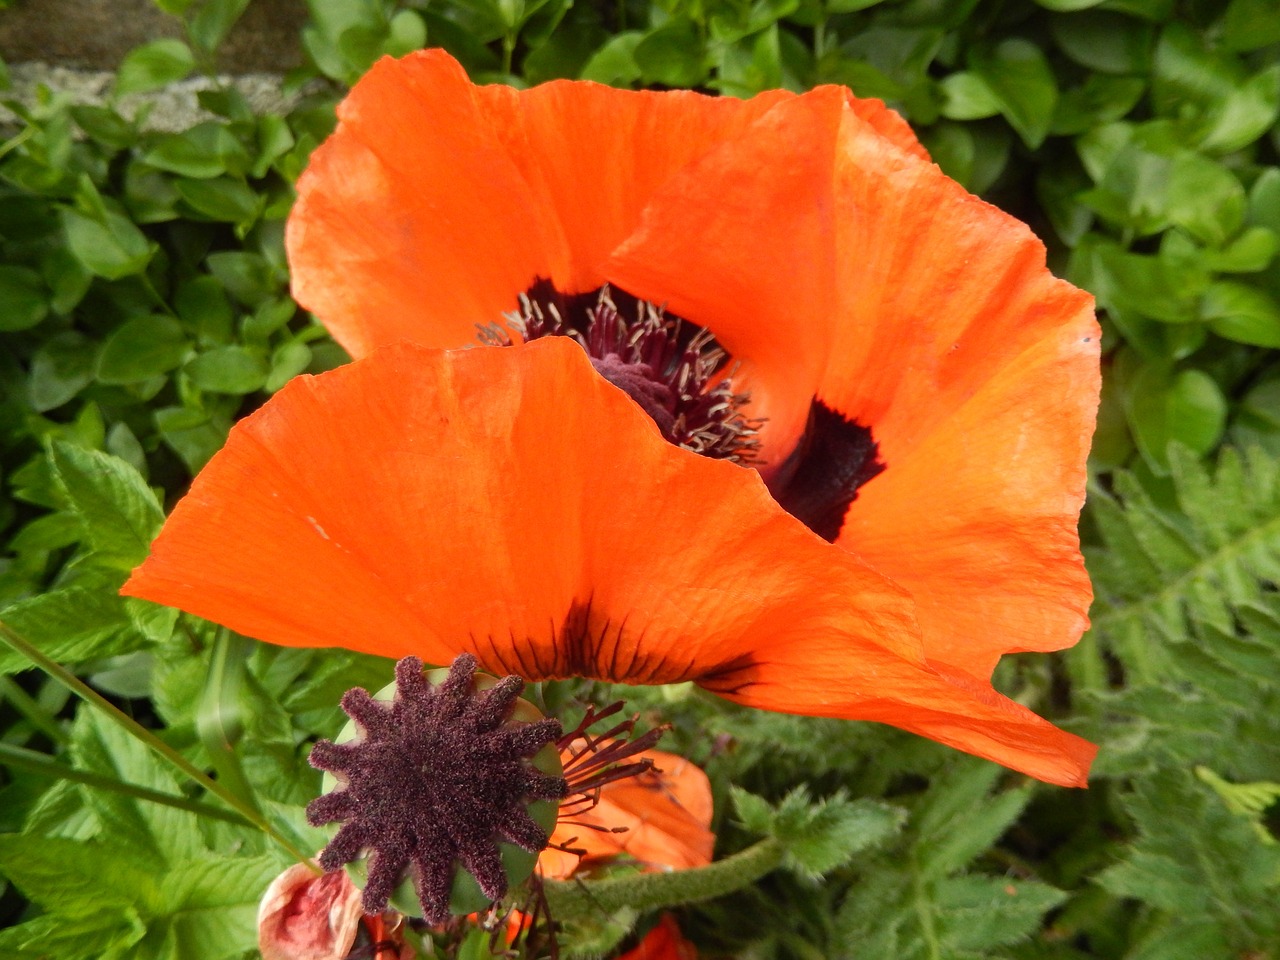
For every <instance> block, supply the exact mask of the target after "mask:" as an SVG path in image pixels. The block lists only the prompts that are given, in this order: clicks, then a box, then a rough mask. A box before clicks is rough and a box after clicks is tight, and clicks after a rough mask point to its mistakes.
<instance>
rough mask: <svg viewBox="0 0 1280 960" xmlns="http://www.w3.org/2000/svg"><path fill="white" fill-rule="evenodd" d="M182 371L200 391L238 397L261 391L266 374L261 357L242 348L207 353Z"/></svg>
mask: <svg viewBox="0 0 1280 960" xmlns="http://www.w3.org/2000/svg"><path fill="white" fill-rule="evenodd" d="M185 371H186V374H187V376H189V377H190V378H191V382H192V383H193V384H195V385H196V386H197V387H199V388H200V389H201V390H209V391H211V392H213V393H232V394H237V395H239V394H245V393H252V392H253V391H255V390H260V389H261V388H262V385H263V383H265V382H266V379H267V373H268V372H269V371H268V367H267V361H266V359H265V358H264V357H263V356H262V355H261V354H260V353H258V352H256V351H254V350H250V349H249V348H248V347H241V346H227V347H215V348H214V349H212V350H207V351H205V352H204V353H202V354H200V355H199V356H197V357H195V358H194V359H193V360H191V361H190V362H189V363H188V364H187V365H186V367H185Z"/></svg>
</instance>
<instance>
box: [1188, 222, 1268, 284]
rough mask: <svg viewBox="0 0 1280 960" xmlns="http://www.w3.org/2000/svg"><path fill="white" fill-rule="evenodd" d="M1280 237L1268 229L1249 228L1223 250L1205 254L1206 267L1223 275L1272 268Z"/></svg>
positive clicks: (1210, 251)
mask: <svg viewBox="0 0 1280 960" xmlns="http://www.w3.org/2000/svg"><path fill="white" fill-rule="evenodd" d="M1278 250H1280V237H1278V236H1277V235H1276V232H1275V231H1274V230H1269V229H1267V228H1266V227H1249V228H1248V229H1246V230H1245V231H1244V232H1243V233H1242V234H1240V236H1238V237H1236V238H1235V239H1234V240H1232V241H1231V242H1230V243H1229V244H1228V245H1227V246H1226V247H1224V248H1222V249H1221V250H1207V251H1205V252H1204V254H1203V256H1204V262H1205V266H1206V267H1208V268H1209V269H1210V270H1219V271H1221V272H1223V273H1257V272H1259V271H1261V270H1265V269H1266V268H1267V267H1268V266H1270V264H1271V261H1272V260H1274V259H1275V255H1276V252H1277V251H1278Z"/></svg>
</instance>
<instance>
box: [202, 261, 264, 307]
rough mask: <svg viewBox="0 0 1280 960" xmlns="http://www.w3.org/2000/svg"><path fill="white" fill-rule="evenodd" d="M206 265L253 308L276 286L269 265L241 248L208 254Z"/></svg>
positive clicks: (226, 286)
mask: <svg viewBox="0 0 1280 960" xmlns="http://www.w3.org/2000/svg"><path fill="white" fill-rule="evenodd" d="M205 264H206V265H207V266H208V267H209V271H210V272H211V273H212V274H213V275H214V276H215V277H217V278H218V281H219V282H220V283H221V284H222V285H223V286H224V287H225V288H226V290H227V292H228V293H230V294H231V296H233V297H235V299H237V300H238V301H240V302H241V303H242V304H244V305H245V306H246V307H256V306H257V305H258V304H259V303H261V302H262V301H263V300H265V299H267V298H268V297H270V296H272V295H273V294H274V293H275V292H276V289H277V287H278V284H277V282H276V279H275V276H274V274H273V272H272V269H271V265H270V264H269V263H267V261H266V259H265V258H264V257H262V256H260V255H259V254H256V253H249V252H247V251H241V250H228V251H226V252H222V253H211V254H209V256H208V258H207V259H206V260H205Z"/></svg>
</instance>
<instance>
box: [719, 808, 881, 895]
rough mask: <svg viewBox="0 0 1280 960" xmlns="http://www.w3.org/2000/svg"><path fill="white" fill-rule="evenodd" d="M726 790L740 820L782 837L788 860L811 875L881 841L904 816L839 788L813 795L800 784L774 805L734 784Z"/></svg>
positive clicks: (755, 830) (757, 830)
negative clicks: (851, 796) (815, 797)
mask: <svg viewBox="0 0 1280 960" xmlns="http://www.w3.org/2000/svg"><path fill="white" fill-rule="evenodd" d="M731 792H732V796H733V805H734V809H735V810H736V811H737V814H738V817H739V818H740V819H741V820H742V822H743V825H744V826H745V827H746V828H747V829H748V830H750V831H751V832H752V833H763V834H766V835H767V836H771V837H775V838H776V839H778V840H780V841H782V843H783V845H784V846H785V847H786V858H787V864H788V866H790V868H791V869H792V870H795V871H796V872H798V873H800V874H801V875H803V876H806V877H811V878H815V879H816V878H818V877H822V876H824V875H825V874H827V873H830V872H831V871H832V870H835V869H836V868H837V867H840V866H843V865H844V864H845V863H848V862H849V860H850V859H852V858H853V856H854V855H855V854H857V853H858V852H859V851H862V850H866V849H868V848H870V847H873V846H876V845H878V844H881V843H884V842H885V841H886V840H888V839H889V838H890V837H892V836H893V835H894V834H896V833H897V832H898V831H899V830H901V829H902V825H903V823H904V822H905V820H906V815H905V812H904V811H902V810H900V809H898V808H897V807H891V806H889V805H887V804H882V803H877V802H876V801H873V800H849V799H848V798H847V797H846V796H845V795H844V793H842V792H841V793H836V794H835V795H834V796H831V797H828V798H826V799H824V800H818V801H814V800H812V799H810V797H809V793H808V790H807V789H806V788H804V787H797V788H796V789H795V790H793V791H791V793H789V794H787V795H786V796H785V797H784V798H783V799H782V800H781V801H780V802H779V803H778V805H777V806H776V807H771V806H770V805H769V804H768V803H767V802H766V801H765V800H763V799H761V798H760V797H757V796H754V795H752V794H750V793H747V792H746V791H745V790H741V789H739V788H737V787H732V788H731Z"/></svg>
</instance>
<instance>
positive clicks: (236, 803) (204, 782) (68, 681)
mask: <svg viewBox="0 0 1280 960" xmlns="http://www.w3.org/2000/svg"><path fill="white" fill-rule="evenodd" d="M0 637H2V638H3V639H4V641H5V642H6V643H8V644H9V646H11V647H13V648H14V649H15V650H17V651H18V652H19V653H21V654H22V655H23V656H24V657H26V658H27V659H28V660H30V661H31V662H32V663H34V664H35V665H36V666H38V667H39V668H40V669H41V670H43V671H44V672H45V673H47V674H49V676H51V677H53V679H55V680H57V681H58V682H59V683H61V684H62V685H63V686H64V687H66V688H67V689H68V690H70V691H71V692H72V693H74V694H75V695H76V696H78V697H80V698H81V699H82V700H86V701H88V702H89V703H91V704H92V705H93V706H95V707H97V708H98V709H99V710H101V711H102V712H103V713H104V714H106V716H107V717H108V718H109V719H111V720H112V721H114V722H115V723H117V724H119V725H120V726H121V727H123V728H124V729H125V731H126V732H128V733H129V734H130V735H131V736H133V737H135V738H137V739H138V740H140V741H141V742H142V743H144V744H146V745H147V746H148V747H150V748H151V749H152V750H153V751H155V752H156V753H158V754H160V756H162V757H164V758H165V759H166V760H168V761H169V762H170V763H171V764H173V765H174V766H175V767H177V768H178V769H179V770H181V771H182V772H183V773H185V774H186V775H187V776H188V777H190V778H191V779H192V780H194V781H195V782H196V783H198V784H200V786H202V787H204V788H205V789H206V790H208V791H209V792H210V793H212V794H213V795H214V796H215V797H218V798H219V799H220V800H222V801H223V803H225V804H226V805H227V806H229V807H231V809H233V810H235V811H236V812H238V813H239V814H240V815H241V816H243V817H244V818H245V819H246V820H248V821H249V822H250V823H251V824H253V825H254V826H255V827H257V828H258V829H259V830H261V831H262V832H263V833H265V834H266V835H267V836H269V837H270V838H271V839H272V840H274V841H275V842H276V843H278V844H280V846H282V847H284V849H286V850H288V851H289V853H290V854H292V855H293V856H294V857H296V858H297V860H298V862H299V863H306V864H310V863H311V858H310V856H308V855H307V854H305V853H303V852H302V851H301V850H299V849H298V848H297V846H296V845H295V844H294V843H293V842H292V841H290V840H289V839H288V838H287V837H285V836H284V835H283V834H281V833H280V832H279V831H278V830H276V828H275V827H273V826H272V825H271V824H270V823H269V822H268V821H267V819H266V817H264V816H263V815H262V814H261V813H259V812H258V811H257V810H255V809H254V808H253V806H252V805H250V804H247V803H245V802H244V801H243V800H241V799H240V798H239V797H237V796H236V795H235V794H234V793H232V792H231V791H229V790H227V789H225V788H224V787H222V786H221V785H220V784H218V783H217V782H216V781H214V780H212V779H210V778H209V776H208V775H207V774H205V772H204V771H203V770H201V769H199V768H198V767H196V766H195V765H194V764H192V763H191V761H189V760H188V759H187V758H186V757H184V756H183V755H182V754H180V753H179V752H178V751H177V750H175V749H173V747H171V746H169V744H167V743H165V742H164V741H163V740H161V739H160V738H159V737H157V736H156V735H155V734H154V733H152V732H151V731H150V730H148V729H147V728H146V727H144V726H143V725H142V724H140V723H138V721H136V720H134V719H133V717H130V716H129V715H127V714H125V713H122V712H121V711H120V710H119V709H118V708H117V707H116V706H115V704H113V703H112V702H111V701H110V700H108V699H107V698H106V697H104V696H102V694H100V693H98V691H96V690H94V689H93V688H92V687H90V686H89V685H88V684H86V683H84V682H83V681H82V680H81V679H80V678H79V677H77V676H76V675H75V674H73V673H71V672H70V671H69V670H67V669H66V668H65V667H63V666H62V665H61V664H59V663H57V662H56V661H54V660H51V659H49V658H48V657H46V656H45V655H44V654H43V653H41V652H40V651H39V650H38V649H37V648H36V647H34V646H32V645H31V644H30V643H28V642H27V641H26V640H25V639H24V638H23V637H22V636H21V634H19V633H17V632H16V631H15V630H14V629H13V628H12V627H10V626H9V625H8V624H7V623H5V622H4V621H3V620H0ZM316 872H317V873H319V870H317V871H316Z"/></svg>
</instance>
